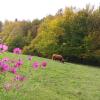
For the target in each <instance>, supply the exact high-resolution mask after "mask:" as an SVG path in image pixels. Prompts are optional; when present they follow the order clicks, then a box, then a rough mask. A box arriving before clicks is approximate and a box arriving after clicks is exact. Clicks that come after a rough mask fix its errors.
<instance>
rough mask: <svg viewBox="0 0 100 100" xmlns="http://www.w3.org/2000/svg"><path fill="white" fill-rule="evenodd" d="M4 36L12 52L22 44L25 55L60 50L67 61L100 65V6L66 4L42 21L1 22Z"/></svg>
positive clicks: (1, 34)
mask: <svg viewBox="0 0 100 100" xmlns="http://www.w3.org/2000/svg"><path fill="white" fill-rule="evenodd" d="M0 37H2V40H3V43H5V44H7V45H8V46H9V51H10V52H11V51H12V50H13V48H15V47H19V48H21V49H22V50H23V53H24V54H31V55H32V54H33V55H38V56H43V57H48V58H51V56H52V54H54V53H56V54H61V55H63V57H64V59H65V60H66V61H71V62H77V63H85V64H93V65H100V7H98V8H97V9H94V8H93V7H91V6H90V5H87V6H86V8H84V9H78V10H77V9H75V8H73V7H70V8H68V7H66V8H65V9H63V10H62V9H59V10H58V12H57V13H56V14H55V15H48V16H46V17H44V18H43V19H41V20H39V19H34V20H33V21H25V20H24V21H18V20H15V21H5V23H2V22H0Z"/></svg>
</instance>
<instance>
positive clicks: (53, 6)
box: [0, 0, 100, 21]
mask: <svg viewBox="0 0 100 100" xmlns="http://www.w3.org/2000/svg"><path fill="white" fill-rule="evenodd" d="M86 4H91V5H94V6H95V8H97V7H98V6H100V0H0V21H5V20H12V21H13V20H15V19H16V18H17V19H18V20H31V21H32V20H33V19H35V18H38V19H41V18H43V17H45V16H47V15H49V14H52V15H54V14H55V13H56V12H57V11H58V9H60V8H62V9H64V8H65V7H70V6H73V7H76V8H84V7H85V6H86Z"/></svg>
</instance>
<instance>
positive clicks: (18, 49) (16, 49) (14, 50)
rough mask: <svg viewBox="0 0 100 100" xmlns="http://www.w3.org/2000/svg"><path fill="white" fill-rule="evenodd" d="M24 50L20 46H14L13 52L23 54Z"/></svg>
mask: <svg viewBox="0 0 100 100" xmlns="http://www.w3.org/2000/svg"><path fill="white" fill-rule="evenodd" d="M21 52H22V50H21V49H20V48H14V49H13V53H15V54H21Z"/></svg>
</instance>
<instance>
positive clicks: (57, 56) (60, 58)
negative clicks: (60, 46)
mask: <svg viewBox="0 0 100 100" xmlns="http://www.w3.org/2000/svg"><path fill="white" fill-rule="evenodd" d="M52 60H57V61H60V62H62V63H64V59H63V56H62V55H58V54H53V55H52Z"/></svg>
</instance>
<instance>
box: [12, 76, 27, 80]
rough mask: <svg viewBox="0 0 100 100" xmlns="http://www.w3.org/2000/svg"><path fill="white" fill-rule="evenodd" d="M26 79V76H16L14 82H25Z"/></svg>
mask: <svg viewBox="0 0 100 100" xmlns="http://www.w3.org/2000/svg"><path fill="white" fill-rule="evenodd" d="M25 79H26V78H25V76H21V75H16V77H15V79H14V80H16V81H24V80H25Z"/></svg>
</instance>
